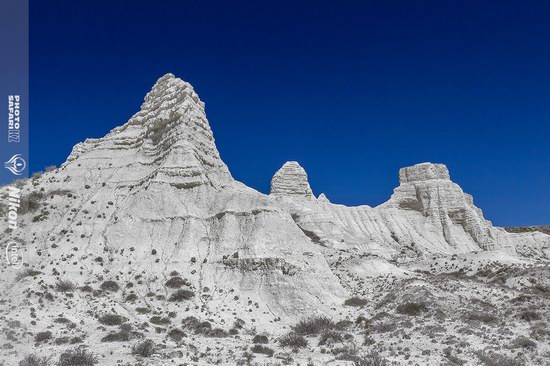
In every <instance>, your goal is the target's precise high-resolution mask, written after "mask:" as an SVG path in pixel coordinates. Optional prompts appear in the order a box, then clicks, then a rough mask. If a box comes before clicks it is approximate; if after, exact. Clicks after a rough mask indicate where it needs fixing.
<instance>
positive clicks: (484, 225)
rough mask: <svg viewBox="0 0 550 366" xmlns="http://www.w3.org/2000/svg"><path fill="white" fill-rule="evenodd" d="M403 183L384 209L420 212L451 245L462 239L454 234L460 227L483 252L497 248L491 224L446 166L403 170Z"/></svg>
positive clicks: (428, 164) (433, 165) (400, 180)
mask: <svg viewBox="0 0 550 366" xmlns="http://www.w3.org/2000/svg"><path fill="white" fill-rule="evenodd" d="M399 183H400V184H399V187H397V188H396V189H395V190H394V193H393V195H392V197H391V199H390V200H389V201H388V202H386V203H385V204H384V205H383V207H384V208H399V209H402V210H412V211H417V212H420V213H421V214H422V215H423V216H424V217H425V218H426V220H427V222H428V223H429V224H430V225H433V227H434V229H435V230H437V231H438V232H440V233H441V234H442V235H443V237H444V238H445V240H446V241H447V242H448V243H449V244H450V245H451V246H454V247H456V246H457V245H458V241H459V240H460V239H461V238H460V237H456V236H455V235H454V234H453V231H454V229H455V228H454V226H455V225H458V226H460V227H462V228H463V230H464V231H465V232H466V233H468V234H469V235H470V236H471V238H472V239H473V241H474V242H475V243H476V244H477V245H479V247H481V248H482V249H492V248H494V245H495V240H494V238H493V237H492V236H491V232H490V230H489V227H490V226H491V223H490V222H488V221H487V220H485V218H484V217H483V213H482V212H481V210H480V209H479V208H477V207H476V206H474V204H473V199H472V197H471V196H470V195H468V194H465V193H464V192H463V191H462V189H461V188H460V186H459V185H458V184H456V183H453V182H452V181H451V179H450V176H449V171H448V170H447V167H446V166H445V165H443V164H432V163H422V164H417V165H414V166H411V167H406V168H401V169H400V171H399Z"/></svg>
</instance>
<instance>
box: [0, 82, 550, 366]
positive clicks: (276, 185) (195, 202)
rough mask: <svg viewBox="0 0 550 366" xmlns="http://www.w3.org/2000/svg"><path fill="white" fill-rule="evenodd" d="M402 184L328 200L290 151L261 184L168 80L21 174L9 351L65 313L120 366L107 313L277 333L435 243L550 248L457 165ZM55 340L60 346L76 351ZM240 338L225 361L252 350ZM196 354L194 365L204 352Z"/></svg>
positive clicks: (50, 347) (510, 251)
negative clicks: (129, 113)
mask: <svg viewBox="0 0 550 366" xmlns="http://www.w3.org/2000/svg"><path fill="white" fill-rule="evenodd" d="M400 181H401V182H400V183H401V184H400V186H399V187H398V188H397V189H396V190H395V192H394V194H393V196H392V198H391V199H390V200H389V201H388V202H386V203H385V204H383V205H381V206H379V207H374V208H371V207H369V206H359V207H346V206H343V205H336V204H332V203H330V202H329V201H328V199H327V198H326V197H325V196H324V195H320V196H319V198H318V199H316V198H315V197H314V196H313V193H312V190H311V188H310V186H309V183H308V181H307V174H306V173H305V171H304V170H303V169H302V168H301V167H300V166H299V164H298V163H296V162H289V163H286V164H285V165H284V166H283V167H282V168H281V169H280V170H279V171H278V172H277V173H276V174H275V176H274V177H273V180H272V185H271V194H270V195H264V194H262V193H259V192H257V191H255V190H253V189H251V188H249V187H246V186H245V185H244V184H242V183H239V182H237V181H235V180H234V179H233V178H232V176H231V174H230V172H229V170H228V168H227V166H226V165H225V164H224V163H223V161H222V160H221V159H220V156H219V153H218V151H217V149H216V146H215V143H214V138H213V135H212V131H211V129H210V126H209V124H208V121H207V119H206V115H205V112H204V103H202V102H201V101H200V99H199V97H198V96H197V94H196V93H195V92H194V90H193V88H192V87H191V85H189V84H188V83H186V82H184V81H182V80H180V79H177V78H175V77H174V76H173V75H171V74H168V75H165V76H163V77H162V78H160V79H159V80H158V81H157V83H156V84H155V85H154V87H153V88H152V90H151V91H150V92H149V93H148V94H147V96H146V97H145V101H144V103H143V105H142V107H141V110H140V111H139V112H138V113H136V114H135V115H134V116H133V117H132V118H131V119H130V120H129V121H128V122H127V123H126V124H124V125H122V126H120V127H117V128H115V129H113V130H112V131H111V132H110V133H109V134H107V135H106V136H105V137H103V138H99V139H88V140H86V141H85V142H83V143H80V144H78V145H76V146H75V147H74V149H73V151H72V152H71V154H70V156H69V158H68V159H67V161H66V162H65V163H64V164H63V165H62V166H61V167H60V168H59V169H56V170H53V171H49V172H46V173H44V174H43V175H41V176H36V177H33V179H30V180H26V181H23V182H19V184H18V185H19V186H20V187H21V190H22V195H23V199H22V207H21V211H20V215H19V228H18V229H17V230H16V231H15V232H13V231H10V230H8V229H7V222H2V223H0V225H1V226H0V232H2V233H3V234H2V236H1V237H0V242H1V244H2V245H6V244H7V243H8V242H16V243H18V244H19V246H20V247H21V250H22V254H23V261H24V264H25V267H24V268H23V269H14V268H12V267H11V266H9V265H8V264H7V263H6V262H5V261H3V262H2V264H1V267H0V278H1V280H0V289H1V291H2V294H3V296H2V303H1V307H0V314H1V317H2V318H1V319H3V320H4V321H7V322H10V324H19V325H18V326H20V327H21V329H26V331H24V332H22V337H23V338H22V339H20V340H19V341H18V342H16V343H17V346H16V347H15V349H14V348H13V347H14V346H13V345H12V343H13V342H15V341H14V340H13V339H12V338H13V336H10V334H12V333H10V332H11V330H10V331H9V332H7V333H6V334H8V338H7V339H8V340H9V342H8V343H4V344H5V345H6V344H9V345H10V346H11V348H10V347H8V346H5V347H4V348H3V350H2V355H3V356H4V357H3V359H5V360H11V361H13V360H16V359H20V358H21V357H19V356H21V354H25V353H28V348H29V347H30V344H31V343H32V336H31V335H32V334H33V332H32V331H31V330H36V329H42V330H44V331H47V330H48V329H50V330H52V331H53V332H54V336H57V337H60V338H63V337H62V336H63V335H64V334H67V330H66V329H58V328H57V326H56V325H55V324H57V320H56V319H59V317H61V316H62V315H63V318H66V319H68V320H69V324H79V327H81V328H82V329H79V328H77V329H79V330H78V331H79V332H80V333H79V336H78V337H81V338H85V339H86V340H85V344H87V345H90V346H92V347H95V348H94V349H96V350H97V353H98V354H100V355H102V361H101V364H105V365H110V364H116V363H120V362H118V361H117V360H116V359H113V358H110V357H108V355H109V354H110V352H113V351H116V350H117V348H116V346H114V345H113V344H112V343H110V341H105V339H104V336H105V333H106V332H108V330H107V329H105V327H104V326H103V325H98V323H97V318H98V317H100V316H101V315H104V314H107V313H116V314H120V315H122V316H124V317H125V318H126V319H127V320H129V321H130V322H132V324H134V326H137V325H138V324H141V325H140V326H139V327H140V329H141V331H142V332H145V333H147V332H148V330H147V327H146V326H145V325H143V324H144V322H145V323H147V321H150V322H151V324H156V325H157V326H158V325H159V324H158V323H156V321H154V320H153V319H152V318H151V319H148V318H149V317H150V315H147V314H149V313H150V312H152V313H153V314H158V315H159V316H163V314H169V315H168V316H167V317H165V318H163V319H164V320H163V321H164V322H165V323H162V324H160V325H162V326H163V327H171V326H170V325H167V324H174V323H176V321H177V322H180V323H181V320H183V321H184V324H188V323H189V322H187V323H185V321H186V320H185V319H187V317H189V316H193V317H195V318H197V319H199V320H206V319H207V320H208V321H209V322H210V323H212V324H213V325H215V326H217V327H221V328H223V329H225V330H226V331H227V330H229V329H230V328H231V329H232V330H235V331H236V330H237V329H238V327H236V325H235V324H237V325H239V326H240V325H242V324H245V327H246V328H247V329H256V330H265V331H269V332H270V334H276V335H277V334H282V333H284V332H287V331H288V326H289V324H293V323H295V322H297V321H298V320H299V319H301V318H303V317H305V316H310V315H313V314H325V315H328V316H331V317H335V318H337V317H341V316H344V315H343V314H342V311H341V306H342V304H343V302H344V300H345V299H348V298H349V297H350V296H352V295H355V294H363V295H365V294H366V293H368V292H369V291H372V288H370V287H369V289H366V288H364V287H361V286H362V285H361V284H364V283H365V282H364V281H365V279H367V278H370V279H372V278H374V277H377V276H382V275H384V276H386V275H392V276H394V275H396V276H411V273H412V272H411V270H410V269H409V268H407V267H403V268H401V267H399V265H398V264H399V263H402V262H409V263H412V262H414V261H415V260H422V259H424V258H426V256H427V255H428V254H438V255H453V254H457V253H470V252H476V251H483V250H495V251H500V252H502V253H505V254H501V255H502V256H504V257H505V258H507V260H509V258H512V259H510V260H512V261H520V259H518V258H519V257H520V256H528V257H530V258H544V257H548V256H549V254H550V253H549V249H548V248H549V246H550V236H548V235H544V234H540V233H524V234H510V233H507V232H505V231H503V230H501V229H499V228H495V227H493V226H492V225H491V223H490V222H488V221H486V220H485V219H484V218H483V215H482V213H481V211H480V210H479V209H478V208H476V207H475V206H474V205H473V202H472V199H471V197H470V196H468V195H466V194H465V193H464V192H462V190H461V189H460V187H459V186H458V185H456V184H455V183H453V182H451V181H450V178H449V174H448V172H447V169H446V168H445V167H444V166H443V165H434V164H429V163H425V164H419V165H416V166H414V167H408V168H404V169H402V170H401V171H400ZM6 193H7V188H6V187H2V188H0V194H1V195H2V196H5V195H6ZM174 278H179V279H180V282H181V284H179V285H178V287H181V288H180V290H182V289H185V290H186V291H187V292H186V293H184V298H183V299H176V298H175V297H174V296H175V295H176V294H177V293H178V292H177V291H176V289H174V288H173V287H172V286H171V285H169V282H168V281H169V280H172V281H173V279H174ZM67 280H68V281H71V282H72V283H74V284H75V285H77V286H80V288H81V289H82V291H83V294H82V295H80V293H77V294H76V295H73V293H72V292H70V291H69V293H68V294H66V295H64V294H65V293H66V292H65V291H63V290H62V286H61V287H60V286H59V284H60V283H61V281H67ZM105 281H114V282H116V283H117V284H118V285H119V287H120V288H118V289H115V290H109V289H108V286H107V287H105V286H104V285H105ZM176 282H177V281H176ZM102 284H103V285H102ZM88 290H90V291H92V290H93V292H92V294H91V295H90V294H88V293H87V292H86V291H88ZM130 299H131V300H130ZM138 309H141V310H138ZM143 309H145V310H143ZM28 311H29V312H30V313H28ZM37 313H38V315H37ZM153 318H154V317H153ZM180 318H181V319H180ZM170 319H175V320H170ZM14 322H15V323H14ZM17 322H19V323H17ZM52 323H55V324H54V325H53V326H52ZM63 324H65V323H63ZM71 329H74V328H71ZM149 329H151V328H149ZM160 329H161V330H159V327H157V328H156V332H157V333H159V334H161V333H162V332H164V331H167V329H166V328H162V327H160ZM162 329H165V330H162ZM184 329H185V328H184ZM71 332H73V335H74V332H75V331H74V330H72V331H71ZM149 332H150V333H149V335H151V334H154V332H152V331H149ZM214 333H215V332H214ZM132 334H134V333H132ZM136 334H137V333H136ZM197 334H200V335H204V334H210V333H208V332H206V333H205V332H203V331H201V332H200V333H197ZM140 336H143V334H141V335H140ZM209 336H210V335H209ZM10 337H11V338H10ZM78 337H76V338H78ZM135 337H138V336H137V335H136V336H135ZM131 339H133V338H131ZM35 340H36V339H35ZM4 341H5V340H3V339H0V344H2V343H3V342H4ZM226 342H229V340H227V339H226ZM235 342H237V340H236V341H235ZM198 343H200V342H198ZM229 343H230V342H229ZM229 343H227V344H229ZM46 344H47V346H44V347H46V348H44V352H45V353H46V354H54V353H56V352H58V350H59V347H64V346H62V345H63V344H64V343H60V344H57V343H56V344H53V343H47V342H46ZM179 345H180V346H181V344H179ZM200 345H201V346H205V347H206V348H208V349H210V348H211V346H212V342H211V341H209V340H205V341H204V342H203V343H202V344H200ZM190 347H191V346H190ZM193 347H195V351H193V352H195V353H197V352H199V351H197V349H198V348H197V347H198V344H197V345H193ZM231 347H232V346H231ZM231 347H229V346H228V348H229V351H227V350H224V352H227V354H223V357H227V359H231V357H233V355H234V349H237V348H238V347H240V345H239V344H236V345H235V347H233V348H231ZM191 348H192V347H191ZM117 352H118V351H117ZM189 352H190V351H189V350H188V354H187V356H185V357H187V359H186V361H188V360H189V359H194V357H198V356H196V354H195V353H193V354H192V355H190V354H189ZM220 352H221V351H220ZM197 354H198V353H197ZM218 356H220V357H222V354H221V353H220V355H218ZM182 357H183V356H182ZM185 357H183V358H184V359H185ZM319 357H320V358H324V359H326V358H327V357H326V356H321V355H319ZM199 359H200V358H199ZM197 362H198V363H199V364H200V363H201V362H202V363H203V364H210V363H211V362H213V361H210V360H209V359H200V360H199V361H197ZM222 363H223V362H222ZM0 364H2V363H1V362H0ZM5 364H6V365H7V364H13V363H10V362H7V363H5ZM150 364H159V365H160V364H164V363H162V362H160V363H150Z"/></svg>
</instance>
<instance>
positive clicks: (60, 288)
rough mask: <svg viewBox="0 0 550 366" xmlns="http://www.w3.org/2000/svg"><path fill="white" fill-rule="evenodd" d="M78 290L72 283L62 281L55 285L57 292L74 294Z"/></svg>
mask: <svg viewBox="0 0 550 366" xmlns="http://www.w3.org/2000/svg"><path fill="white" fill-rule="evenodd" d="M75 288H76V285H75V284H74V283H72V282H71V281H67V280H62V281H59V282H57V283H56V284H55V290H56V291H57V292H73V291H74V290H75Z"/></svg>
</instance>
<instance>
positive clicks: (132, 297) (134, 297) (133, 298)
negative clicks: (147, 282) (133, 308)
mask: <svg viewBox="0 0 550 366" xmlns="http://www.w3.org/2000/svg"><path fill="white" fill-rule="evenodd" d="M137 298H138V297H137V295H136V294H129V295H128V296H126V298H125V299H124V302H134V301H136V300H137Z"/></svg>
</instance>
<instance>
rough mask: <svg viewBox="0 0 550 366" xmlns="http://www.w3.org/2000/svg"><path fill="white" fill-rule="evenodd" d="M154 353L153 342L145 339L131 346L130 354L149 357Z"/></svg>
mask: <svg viewBox="0 0 550 366" xmlns="http://www.w3.org/2000/svg"><path fill="white" fill-rule="evenodd" d="M154 353H155V343H154V342H153V341H152V340H150V339H146V340H144V341H143V342H140V343H138V344H136V345H134V346H133V347H132V354H134V355H136V356H141V357H150V356H152V355H153V354H154Z"/></svg>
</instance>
